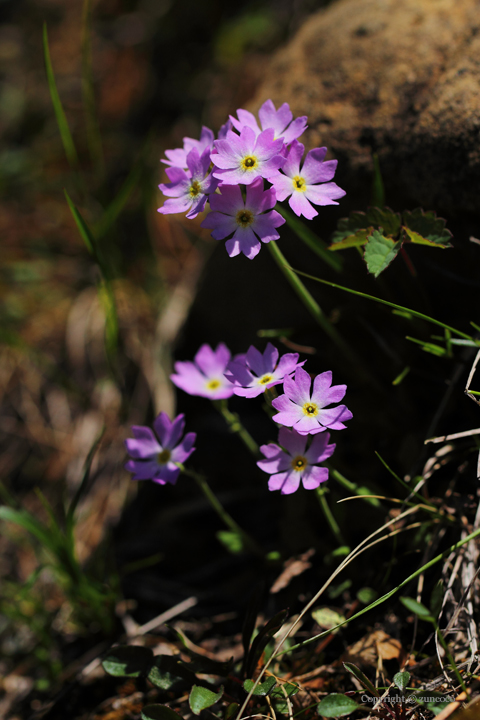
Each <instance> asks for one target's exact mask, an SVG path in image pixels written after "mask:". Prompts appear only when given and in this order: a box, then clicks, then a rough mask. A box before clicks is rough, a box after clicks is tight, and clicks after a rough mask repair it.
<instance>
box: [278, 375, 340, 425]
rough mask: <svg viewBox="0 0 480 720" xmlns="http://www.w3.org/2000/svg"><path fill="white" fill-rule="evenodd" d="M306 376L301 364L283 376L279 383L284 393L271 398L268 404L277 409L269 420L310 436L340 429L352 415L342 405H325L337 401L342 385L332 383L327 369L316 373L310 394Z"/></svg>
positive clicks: (308, 379)
mask: <svg viewBox="0 0 480 720" xmlns="http://www.w3.org/2000/svg"><path fill="white" fill-rule="evenodd" d="M311 383H312V381H311V378H310V375H309V374H308V373H307V372H306V371H305V370H304V369H303V368H301V367H299V368H297V369H296V370H295V377H294V378H291V377H286V378H285V380H284V383H283V390H284V393H285V394H284V395H280V396H279V397H277V398H275V399H274V400H272V406H273V407H274V408H275V410H278V411H279V412H278V413H277V414H276V415H274V416H273V418H272V419H273V420H275V422H277V423H278V424H279V425H286V426H287V427H293V428H294V429H295V430H297V432H299V433H300V434H301V435H309V434H311V435H314V434H316V433H320V432H323V431H324V430H326V429H327V428H330V429H331V430H343V429H344V428H345V425H344V424H343V423H344V422H346V421H347V420H350V418H352V417H353V416H352V413H351V412H350V410H349V409H348V408H347V407H346V406H345V405H337V406H336V407H332V408H327V405H331V404H332V403H337V402H340V400H341V399H342V398H343V396H344V395H345V391H346V389H347V386H346V385H332V373H331V372H330V371H327V372H323V373H321V374H320V375H317V377H316V378H315V380H314V381H313V391H312V393H310V386H311Z"/></svg>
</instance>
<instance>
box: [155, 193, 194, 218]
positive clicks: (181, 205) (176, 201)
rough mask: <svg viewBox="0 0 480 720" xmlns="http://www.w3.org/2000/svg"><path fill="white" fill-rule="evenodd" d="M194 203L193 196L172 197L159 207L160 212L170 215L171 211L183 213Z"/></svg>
mask: <svg viewBox="0 0 480 720" xmlns="http://www.w3.org/2000/svg"><path fill="white" fill-rule="evenodd" d="M191 204H192V200H191V198H186V197H181V198H170V199H169V200H165V202H164V204H163V205H162V207H161V208H158V212H159V213H162V214H163V215H169V214H170V213H181V212H186V211H187V210H188V208H189V207H190V205H191Z"/></svg>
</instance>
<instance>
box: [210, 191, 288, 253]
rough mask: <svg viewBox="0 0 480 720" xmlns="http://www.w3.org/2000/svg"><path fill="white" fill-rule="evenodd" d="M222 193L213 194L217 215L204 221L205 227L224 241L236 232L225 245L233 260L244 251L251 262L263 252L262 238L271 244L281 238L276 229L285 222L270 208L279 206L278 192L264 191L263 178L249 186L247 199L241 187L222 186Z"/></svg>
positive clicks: (212, 203)
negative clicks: (261, 249)
mask: <svg viewBox="0 0 480 720" xmlns="http://www.w3.org/2000/svg"><path fill="white" fill-rule="evenodd" d="M220 191H221V195H218V194H214V195H210V207H211V208H212V210H213V211H214V212H211V213H210V214H209V215H207V217H206V218H205V219H204V220H203V221H202V227H205V228H210V229H213V232H212V237H214V238H215V240H224V239H225V238H226V237H228V236H229V235H232V233H233V237H232V238H230V240H227V242H226V248H227V252H228V254H229V255H230V257H233V256H234V255H239V253H241V252H242V253H243V254H244V255H246V256H247V257H248V258H249V259H250V260H252V259H253V258H254V257H255V256H256V255H258V253H259V252H260V248H261V244H260V242H259V238H260V240H261V241H262V242H264V243H268V242H270V241H271V240H277V239H278V238H279V237H280V236H279V234H278V233H277V231H276V228H277V227H279V226H280V225H283V223H284V222H285V220H284V219H283V217H282V216H281V215H280V213H278V212H277V211H276V210H272V209H271V208H273V207H274V205H275V203H276V198H275V191H274V190H273V189H272V188H270V189H269V190H264V189H263V180H262V179H261V178H258V180H256V181H255V182H253V183H252V184H251V185H247V190H246V200H244V199H243V196H242V191H241V190H240V188H239V187H238V185H222V186H221V188H220ZM268 210H269V211H270V212H266V211H268Z"/></svg>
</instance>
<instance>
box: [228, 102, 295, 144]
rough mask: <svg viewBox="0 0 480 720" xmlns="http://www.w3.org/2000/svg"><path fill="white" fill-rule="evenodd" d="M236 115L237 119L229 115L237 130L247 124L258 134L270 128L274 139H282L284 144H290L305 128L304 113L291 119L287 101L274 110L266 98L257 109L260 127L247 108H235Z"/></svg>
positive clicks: (273, 106)
mask: <svg viewBox="0 0 480 720" xmlns="http://www.w3.org/2000/svg"><path fill="white" fill-rule="evenodd" d="M237 117H238V120H237V119H236V118H234V117H232V116H231V115H230V122H231V123H232V125H233V127H234V128H235V129H236V130H238V132H240V131H241V129H242V128H243V127H245V126H247V127H249V128H252V130H253V131H254V133H255V135H257V136H258V135H260V133H261V132H262V130H268V129H269V128H272V129H273V132H274V138H275V140H279V139H280V140H283V142H284V143H285V145H290V143H291V142H293V140H295V139H296V138H298V137H300V135H301V134H302V133H303V132H304V131H305V130H306V129H307V116H306V115H304V116H302V117H298V118H295V120H293V115H292V111H291V110H290V106H289V104H288V103H283V105H281V106H280V107H279V108H278V110H276V109H275V105H274V104H273V102H272V101H271V100H266V101H265V102H264V103H263V105H262V107H261V108H260V110H259V111H258V117H259V118H260V124H261V126H262V129H260V128H259V127H258V123H257V119H256V117H255V115H252V113H251V112H249V111H248V110H243V109H242V108H240V109H239V110H237Z"/></svg>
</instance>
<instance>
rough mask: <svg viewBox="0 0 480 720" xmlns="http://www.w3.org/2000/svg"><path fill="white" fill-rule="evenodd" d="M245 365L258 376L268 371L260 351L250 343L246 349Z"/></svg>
mask: <svg viewBox="0 0 480 720" xmlns="http://www.w3.org/2000/svg"><path fill="white" fill-rule="evenodd" d="M247 365H248V366H249V367H250V368H251V369H252V370H253V372H254V373H255V374H256V375H257V376H258V377H260V376H261V375H264V374H265V373H266V372H269V370H268V368H267V367H266V363H265V360H264V357H263V355H262V353H261V352H260V350H257V348H256V347H254V346H253V345H250V347H249V348H248V350H247Z"/></svg>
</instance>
